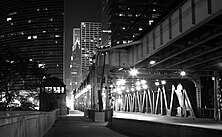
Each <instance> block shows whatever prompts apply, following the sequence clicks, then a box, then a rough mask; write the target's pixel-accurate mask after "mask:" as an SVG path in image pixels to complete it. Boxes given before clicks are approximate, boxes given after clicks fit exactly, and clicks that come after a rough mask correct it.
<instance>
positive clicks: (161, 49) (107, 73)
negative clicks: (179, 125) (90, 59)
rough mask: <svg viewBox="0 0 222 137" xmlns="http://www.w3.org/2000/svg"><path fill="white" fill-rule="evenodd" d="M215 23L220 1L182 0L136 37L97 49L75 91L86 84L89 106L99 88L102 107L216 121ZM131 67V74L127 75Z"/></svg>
mask: <svg viewBox="0 0 222 137" xmlns="http://www.w3.org/2000/svg"><path fill="white" fill-rule="evenodd" d="M221 24H222V1H220V0H187V1H185V2H184V3H183V4H182V5H180V6H179V7H178V8H177V9H175V10H174V11H173V12H171V13H170V14H169V15H168V16H166V17H165V18H164V19H163V20H162V21H161V22H160V23H159V24H158V25H157V26H155V27H154V28H153V29H152V30H150V31H149V32H147V34H145V35H144V36H143V37H142V38H141V39H140V40H138V41H135V42H133V43H131V44H130V43H129V44H126V45H119V46H116V47H111V48H109V49H104V50H102V51H101V52H106V54H103V55H102V54H100V55H101V56H99V59H98V62H97V64H98V66H95V67H94V71H91V72H90V73H89V76H88V77H87V78H86V80H85V81H84V82H83V83H82V85H81V87H80V88H79V93H80V92H81V90H82V89H84V86H86V85H88V84H90V85H92V86H93V87H92V89H90V90H88V92H84V94H88V95H90V96H91V98H89V100H88V101H87V99H86V100H85V102H90V105H89V106H90V107H91V108H95V109H96V107H97V102H98V99H99V95H100V93H99V92H97V91H98V90H100V91H102V95H101V96H102V100H103V101H104V103H103V107H104V108H114V109H115V110H117V111H129V112H141V113H152V114H162V115H170V116H181V117H188V116H190V117H208V118H209V117H211V118H214V119H217V120H221V107H222V99H221V87H220V85H221V76H222V45H221V44H222V39H221V37H222V35H221V34H222V31H221V30H222V26H221ZM151 61H154V63H152V64H151V63H150V62H151ZM133 67H134V68H138V71H139V74H138V75H137V76H134V77H132V76H130V75H129V74H128V71H129V70H130V68H133ZM181 71H184V72H186V76H181V75H180V72H181ZM121 79H125V83H124V84H122V85H121V84H117V81H119V80H121ZM141 80H146V85H147V86H148V87H146V88H145V87H143V84H142V81H141ZM162 80H164V81H165V82H166V83H165V84H161V81H162ZM138 81H139V82H140V88H137V84H136V82H138ZM157 82H159V85H155V84H156V83H157ZM132 89H133V90H132ZM84 94H82V95H84ZM80 98H81V97H80Z"/></svg>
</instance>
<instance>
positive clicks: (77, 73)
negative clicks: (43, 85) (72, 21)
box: [70, 28, 82, 90]
mask: <svg viewBox="0 0 222 137" xmlns="http://www.w3.org/2000/svg"><path fill="white" fill-rule="evenodd" d="M70 73H71V74H70V75H71V81H70V82H71V90H73V89H76V88H77V87H78V85H79V83H80V80H81V74H82V73H81V43H80V28H74V29H73V45H72V55H71V64H70Z"/></svg>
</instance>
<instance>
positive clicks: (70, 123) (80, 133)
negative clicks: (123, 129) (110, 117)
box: [44, 110, 126, 137]
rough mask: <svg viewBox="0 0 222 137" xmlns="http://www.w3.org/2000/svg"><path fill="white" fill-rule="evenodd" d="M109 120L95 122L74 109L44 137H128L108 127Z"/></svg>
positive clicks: (57, 121)
mask: <svg viewBox="0 0 222 137" xmlns="http://www.w3.org/2000/svg"><path fill="white" fill-rule="evenodd" d="M107 124H108V122H102V123H98V122H93V121H92V120H91V119H89V118H86V117H84V116H83V112H80V111H77V110H74V111H70V114H69V115H67V116H64V117H60V118H58V119H57V120H56V122H55V123H54V125H53V126H52V128H51V129H50V130H49V131H48V132H47V133H46V134H45V135H44V137H126V136H125V135H122V134H120V133H117V132H115V131H113V130H111V129H109V128H107V127H106V125H107Z"/></svg>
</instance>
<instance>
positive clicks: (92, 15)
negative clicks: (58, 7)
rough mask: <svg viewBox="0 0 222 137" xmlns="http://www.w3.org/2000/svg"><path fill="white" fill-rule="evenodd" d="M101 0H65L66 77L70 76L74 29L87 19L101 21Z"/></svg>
mask: <svg viewBox="0 0 222 137" xmlns="http://www.w3.org/2000/svg"><path fill="white" fill-rule="evenodd" d="M101 7H102V6H101V0H65V23H64V27H65V28H64V29H65V36H64V38H65V42H64V45H65V52H64V55H65V58H64V59H65V60H64V62H65V66H64V67H65V72H64V74H65V79H64V82H65V83H66V78H69V77H70V72H69V65H70V56H71V46H72V30H73V28H80V23H81V22H82V21H83V22H87V21H94V22H100V20H101V10H102V8H101Z"/></svg>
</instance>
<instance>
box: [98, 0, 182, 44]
mask: <svg viewBox="0 0 222 137" xmlns="http://www.w3.org/2000/svg"><path fill="white" fill-rule="evenodd" d="M182 1H183V0H166V1H160V0H155V1H153V0H137V1H135V0H103V1H102V7H103V8H102V20H101V25H102V45H103V46H105V47H109V46H115V45H119V44H126V43H130V42H132V41H134V40H137V39H139V38H141V36H142V35H143V34H145V33H146V32H147V31H149V30H150V29H151V28H152V27H154V26H155V25H156V23H158V21H159V20H161V19H162V18H163V17H164V16H165V15H167V14H168V13H169V12H170V11H172V9H174V8H175V7H176V6H177V5H178V4H179V3H181V2H182Z"/></svg>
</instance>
